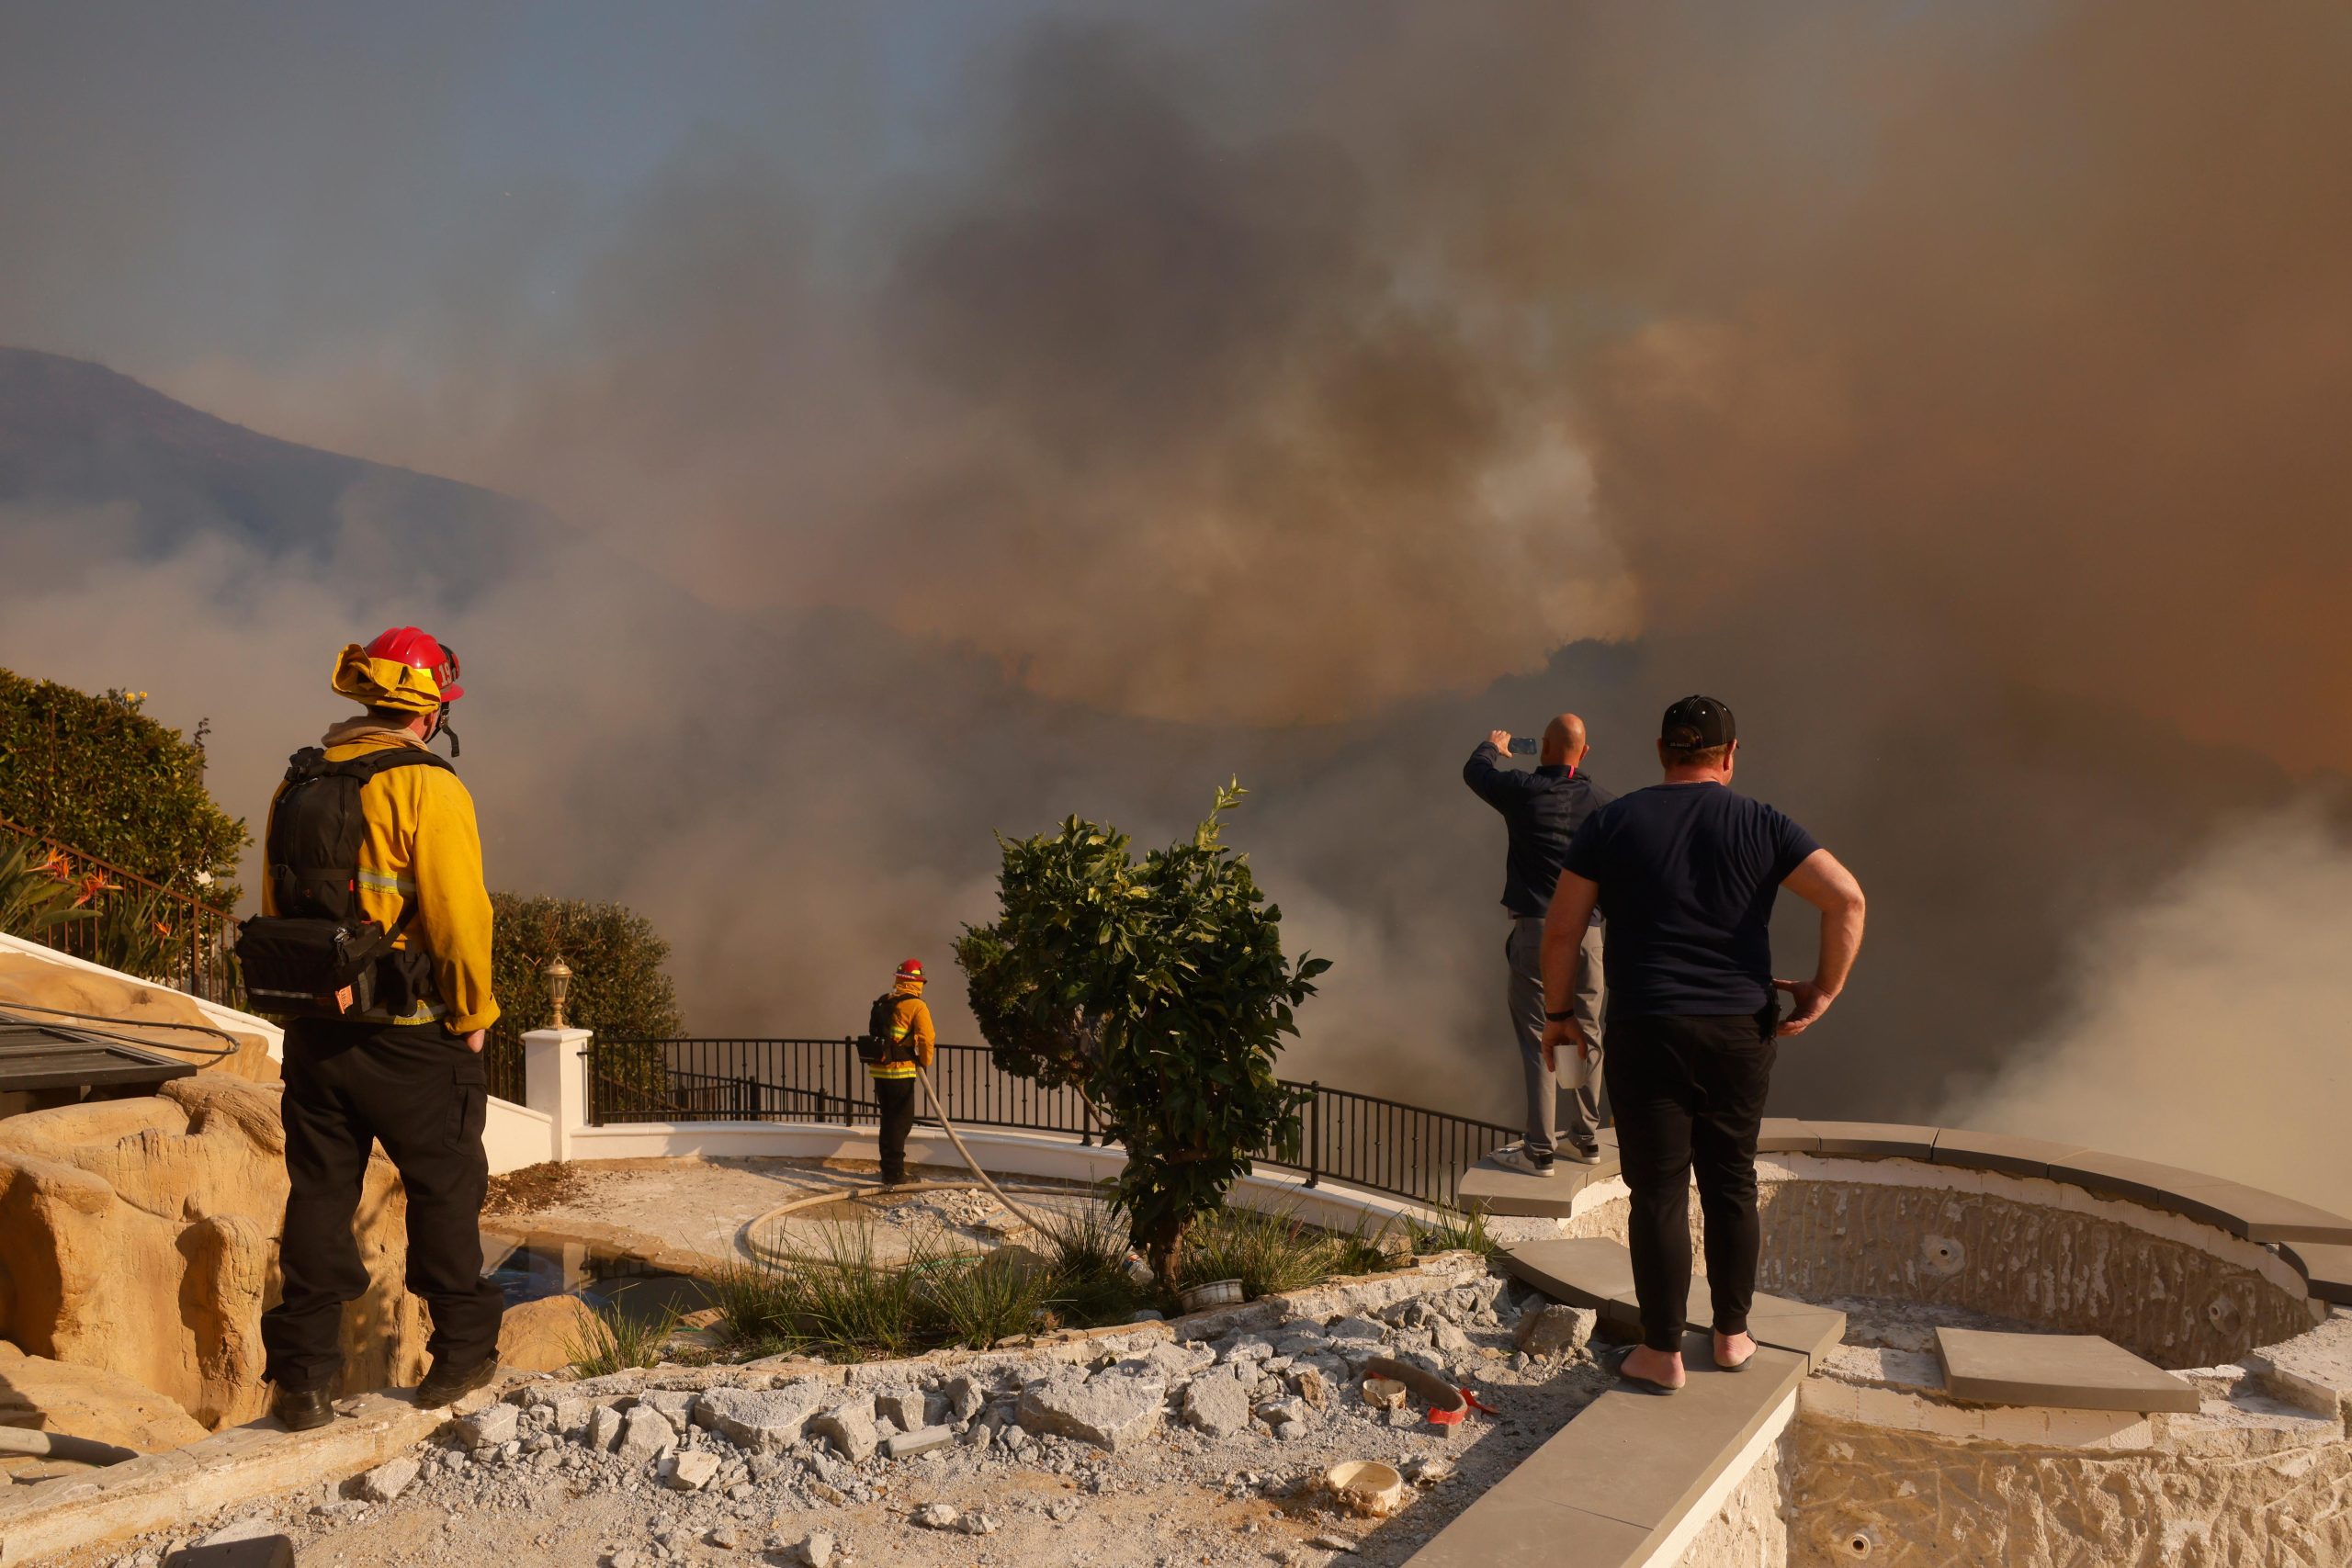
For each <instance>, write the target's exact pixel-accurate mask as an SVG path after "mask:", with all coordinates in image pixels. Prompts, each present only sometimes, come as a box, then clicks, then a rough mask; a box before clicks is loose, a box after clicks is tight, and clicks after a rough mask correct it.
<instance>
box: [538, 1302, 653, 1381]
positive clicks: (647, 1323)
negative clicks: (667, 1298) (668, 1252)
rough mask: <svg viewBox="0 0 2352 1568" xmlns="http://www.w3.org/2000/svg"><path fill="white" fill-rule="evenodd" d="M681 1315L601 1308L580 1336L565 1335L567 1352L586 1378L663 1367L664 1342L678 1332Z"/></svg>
mask: <svg viewBox="0 0 2352 1568" xmlns="http://www.w3.org/2000/svg"><path fill="white" fill-rule="evenodd" d="M677 1326H678V1314H676V1313H674V1312H665V1313H663V1314H662V1315H661V1316H659V1317H656V1318H643V1317H636V1316H632V1315H631V1314H628V1313H626V1312H623V1311H622V1310H621V1309H620V1308H618V1307H616V1306H599V1307H596V1308H594V1310H593V1312H592V1314H591V1315H590V1316H589V1317H588V1318H587V1319H586V1320H585V1321H583V1322H582V1324H581V1325H580V1331H579V1332H578V1333H576V1334H567V1335H566V1336H564V1342H563V1353H564V1355H565V1356H566V1357H567V1358H568V1359H570V1360H571V1370H572V1371H575V1372H577V1373H579V1374H580V1375H581V1376H582V1377H583V1378H596V1377H603V1376H605V1375H606V1374H607V1373H611V1372H617V1371H627V1370H628V1369H629V1368H631V1367H652V1366H659V1365H660V1364H661V1361H662V1343H663V1341H665V1340H667V1339H668V1338H669V1337H670V1336H671V1335H672V1334H673V1332H675V1331H676V1329H677Z"/></svg>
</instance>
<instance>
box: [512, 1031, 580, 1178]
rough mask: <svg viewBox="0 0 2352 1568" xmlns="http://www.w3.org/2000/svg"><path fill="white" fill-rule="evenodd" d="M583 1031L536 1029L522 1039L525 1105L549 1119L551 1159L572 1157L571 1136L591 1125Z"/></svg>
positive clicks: (549, 1151) (549, 1154)
mask: <svg viewBox="0 0 2352 1568" xmlns="http://www.w3.org/2000/svg"><path fill="white" fill-rule="evenodd" d="M589 1038H590V1035H589V1032H588V1031H586V1030H584V1029H534V1030H532V1031H531V1032H529V1033H527V1034H526V1035H524V1036H523V1103H524V1104H526V1105H527V1106H529V1107H530V1108H531V1109H532V1110H534V1111H538V1112H539V1113H540V1114H542V1115H544V1116H545V1117H546V1118H547V1119H548V1158H549V1159H555V1160H563V1159H570V1158H571V1135H572V1134H574V1133H577V1132H578V1131H580V1129H581V1128H582V1127H585V1126H586V1125H587V1124H588V1055H587V1052H588V1041H589Z"/></svg>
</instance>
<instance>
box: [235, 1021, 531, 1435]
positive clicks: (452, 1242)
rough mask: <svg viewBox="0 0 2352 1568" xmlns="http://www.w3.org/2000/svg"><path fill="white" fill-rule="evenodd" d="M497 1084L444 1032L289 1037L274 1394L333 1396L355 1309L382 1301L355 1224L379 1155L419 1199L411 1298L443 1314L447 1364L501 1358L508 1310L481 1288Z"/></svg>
mask: <svg viewBox="0 0 2352 1568" xmlns="http://www.w3.org/2000/svg"><path fill="white" fill-rule="evenodd" d="M489 1083H490V1079H489V1076H488V1074H487V1073H486V1072H485V1071H484V1068H483V1065H482V1059H481V1057H480V1056H478V1055H475V1054H474V1053H473V1052H471V1051H469V1050H467V1049H466V1048H465V1046H464V1045H463V1044H462V1043H459V1042H458V1041H457V1040H456V1039H453V1038H452V1037H451V1036H450V1034H449V1033H448V1032H447V1030H445V1029H443V1028H442V1027H441V1026H440V1025H439V1024H437V1023H434V1024H404V1025H402V1024H369V1023H342V1022H335V1021H327V1020H320V1019H303V1020H298V1021H295V1022H294V1023H292V1024H290V1025H289V1026H288V1029H287V1031H286V1098H285V1114H286V1175H287V1178H288V1181H289V1182H290V1183H291V1186H290V1189H289V1190H288V1192H287V1194H286V1228H285V1239H284V1241H283V1243H282V1244H281V1245H280V1247H279V1249H278V1269H279V1272H280V1274H281V1275H282V1276H283V1280H284V1284H283V1288H282V1290H281V1291H280V1292H279V1296H278V1301H277V1305H276V1306H273V1307H271V1308H270V1309H269V1310H268V1311H267V1312H265V1313H264V1314H262V1319H261V1337H262V1345H263V1348H265V1349H266V1351H267V1353H268V1366H267V1371H266V1375H267V1376H268V1378H269V1381H270V1382H274V1383H276V1384H277V1386H278V1387H279V1388H281V1389H290V1390H297V1391H300V1390H308V1389H323V1388H332V1386H333V1385H334V1381H335V1378H336V1376H337V1374H338V1373H339V1372H340V1371H341V1370H342V1367H343V1344H342V1338H343V1306H344V1303H345V1302H350V1301H356V1300H357V1299H358V1298H359V1296H360V1295H361V1294H362V1293H363V1292H365V1291H366V1290H367V1288H368V1269H367V1266H366V1265H365V1264H364V1263H362V1262H361V1261H360V1258H359V1245H358V1243H357V1241H356V1240H355V1239H354V1238H353V1236H352V1234H351V1221H352V1216H353V1214H354V1213H356V1211H357V1209H358V1207H359V1191H360V1186H361V1184H362V1182H363V1181H364V1180H365V1179H366V1177H367V1174H368V1152H369V1148H370V1145H375V1144H381V1145H384V1153H385V1155H386V1156H389V1157H390V1160H391V1162H392V1164H393V1165H394V1166H395V1167H397V1168H399V1170H400V1173H401V1186H403V1187H404V1188H406V1189H407V1191H408V1288H409V1290H410V1291H411V1292H413V1293H414V1294H415V1295H417V1296H419V1297H421V1298H422V1299H423V1300H424V1304H425V1306H426V1307H427V1309H429V1310H430V1311H431V1313H432V1314H433V1334H432V1337H430V1338H429V1339H427V1340H426V1341H425V1348H426V1349H427V1350H429V1351H430V1352H432V1355H433V1359H434V1363H435V1365H436V1366H449V1367H458V1368H463V1367H470V1366H472V1365H474V1364H475V1363H476V1362H477V1361H479V1360H481V1359H482V1358H483V1357H485V1356H492V1355H495V1354H496V1353H497V1350H498V1325H499V1319H500V1317H501V1316H502V1315H503V1313H504V1310H505V1307H504V1298H503V1295H502V1294H501V1292H500V1291H499V1288H498V1287H497V1286H496V1285H494V1284H492V1283H491V1282H490V1281H488V1280H484V1279H483V1278H482V1276H481V1205H482V1199H483V1197H484V1195H485V1194H486V1193H487V1192H488V1190H489V1185H490V1166H489V1162H488V1160H487V1159H486V1158H485V1156H483V1153H482V1146H481V1129H482V1118H483V1117H484V1115H485V1114H487V1111H488V1100H489V1094H490V1088H489Z"/></svg>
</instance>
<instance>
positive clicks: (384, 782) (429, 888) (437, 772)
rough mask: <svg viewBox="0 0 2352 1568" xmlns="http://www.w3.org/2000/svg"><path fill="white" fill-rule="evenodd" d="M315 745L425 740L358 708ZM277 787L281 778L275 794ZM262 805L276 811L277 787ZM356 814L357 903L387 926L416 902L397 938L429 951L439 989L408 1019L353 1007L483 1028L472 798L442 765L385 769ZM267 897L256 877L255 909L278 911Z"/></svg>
mask: <svg viewBox="0 0 2352 1568" xmlns="http://www.w3.org/2000/svg"><path fill="white" fill-rule="evenodd" d="M320 744H321V745H322V746H324V747H325V748H326V753H327V761H331V762H347V761H351V759H353V758H354V757H364V756H366V755H368V753H369V752H371V751H381V750H386V749H387V748H390V747H394V746H414V747H418V748H419V749H422V748H423V746H424V742H423V741H421V740H419V739H416V737H415V736H414V735H413V734H411V733H409V732H408V731H406V730H402V729H394V728H388V727H387V726H385V725H383V724H380V723H379V722H377V721H376V720H374V719H371V718H366V717H360V718H354V719H348V720H345V722H344V723H342V724H338V725H336V726H335V727H334V728H332V729H330V730H328V731H327V732H326V735H325V736H324V737H323V738H322V740H321V741H320ZM285 787H286V786H285V785H284V784H279V785H278V794H281V795H282V794H283V793H285ZM269 808H270V810H271V812H272V813H273V814H275V813H276V811H277V795H272V796H271V797H270V802H269ZM359 813H360V816H361V818H364V819H365V821H366V822H367V825H368V830H367V833H366V835H365V836H364V837H363V838H362V840H360V845H359V907H360V909H361V910H362V911H363V912H364V913H365V914H366V915H367V917H368V919H371V920H374V921H376V922H377V923H379V925H383V926H386V927H390V925H391V924H392V923H393V922H394V921H396V920H398V919H400V917H401V905H402V903H403V902H404V901H405V900H406V899H410V898H413V900H414V901H415V904H416V918H415V919H413V920H412V921H410V922H409V928H408V930H407V931H403V932H401V938H400V941H399V942H398V944H397V945H398V946H400V947H401V948H404V949H413V948H416V947H418V946H420V945H421V946H422V947H423V948H424V951H425V952H427V953H431V954H432V955H433V978H434V989H435V992H436V993H437V994H436V995H435V997H434V998H432V999H431V1000H430V1001H428V1002H427V1003H425V1004H424V1006H423V1007H421V1008H420V1009H419V1010H417V1011H416V1012H414V1013H413V1014H411V1015H409V1016H408V1017H406V1018H392V1017H390V1016H389V1015H386V1014H381V1013H361V1014H357V1015H356V1017H357V1018H359V1019H360V1020H363V1021H368V1022H374V1023H446V1024H447V1025H448V1027H449V1031H450V1032H451V1033H454V1034H470V1033H472V1032H474V1031H475V1030H477V1029H487V1028H489V1027H490V1026H491V1024H492V1022H494V1021H496V1020H497V1018H498V1003H497V1002H496V1001H495V1000H493V999H492V996H491V987H490V892H489V889H488V888H487V887H486V886H484V885H483V882H482V873H481V829H479V828H478V827H477V826H476V824H475V821H474V797H473V796H472V795H469V794H468V793H467V792H466V786H465V785H464V784H462V783H461V782H459V780H458V775H457V774H455V773H450V772H448V771H447V770H446V769H443V768H393V769H390V770H389V771H387V772H385V773H379V774H377V775H376V776H375V777H374V778H372V779H370V780H368V783H367V784H365V785H363V786H362V787H361V789H360V791H359ZM266 841H267V840H266V839H265V840H264V842H266ZM275 904H276V899H275V898H274V897H272V896H271V892H270V886H269V879H268V878H267V877H264V878H263V879H262V894H261V910H262V913H263V914H265V915H274V914H276V913H277V908H275V907H274V906H275Z"/></svg>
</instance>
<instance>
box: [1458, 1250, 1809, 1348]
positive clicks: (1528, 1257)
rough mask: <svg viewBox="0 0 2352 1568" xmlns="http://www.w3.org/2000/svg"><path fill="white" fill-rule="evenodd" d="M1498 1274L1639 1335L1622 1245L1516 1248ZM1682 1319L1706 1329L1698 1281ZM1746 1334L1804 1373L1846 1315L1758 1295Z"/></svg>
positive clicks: (1705, 1302) (1705, 1300)
mask: <svg viewBox="0 0 2352 1568" xmlns="http://www.w3.org/2000/svg"><path fill="white" fill-rule="evenodd" d="M1503 1266H1504V1267H1505V1268H1507V1269H1510V1272H1511V1274H1512V1275H1513V1276H1514V1277H1515V1278H1517V1279H1519V1280H1523V1281H1524V1282H1525V1283H1527V1284H1529V1285H1532V1286H1533V1287H1534V1288H1535V1289H1537V1290H1539V1291H1541V1292H1544V1294H1545V1295H1547V1296H1550V1297H1551V1298H1552V1299H1553V1300H1555V1301H1560V1302H1566V1303H1568V1304H1569V1305H1570V1306H1582V1307H1591V1308H1593V1309H1594V1310H1596V1311H1597V1312H1599V1313H1600V1319H1601V1321H1602V1322H1603V1323H1606V1324H1608V1325H1610V1326H1611V1328H1614V1329H1616V1330H1618V1331H1619V1332H1620V1333H1628V1334H1631V1333H1637V1332H1639V1330H1640V1327H1641V1313H1640V1309H1639V1307H1638V1305H1637V1304H1636V1303H1635V1301H1634V1258H1633V1255H1632V1254H1631V1253H1629V1252H1627V1251H1626V1250H1625V1247H1624V1246H1623V1243H1620V1242H1614V1241H1609V1240H1606V1239H1603V1238H1601V1237H1599V1236H1576V1237H1563V1238H1560V1239H1558V1240H1544V1241H1528V1242H1521V1243H1519V1244H1517V1245H1516V1246H1512V1247H1506V1248H1504V1249H1503ZM1683 1315H1684V1319H1685V1321H1686V1323H1687V1324H1688V1325H1689V1326H1691V1327H1692V1328H1697V1329H1704V1328H1707V1327H1710V1326H1712V1325H1713V1321H1714V1308H1713V1303H1712V1301H1711V1300H1710V1299H1709V1296H1708V1288H1707V1277H1706V1276H1705V1275H1704V1274H1701V1273H1697V1272H1695V1271H1694V1272H1693V1273H1692V1274H1691V1295H1690V1299H1689V1301H1688V1302H1687V1303H1685V1305H1684V1309H1683ZM1747 1331H1748V1333H1749V1334H1750V1335H1752V1336H1754V1337H1755V1339H1756V1342H1757V1343H1758V1345H1768V1346H1771V1347H1773V1348H1777V1349H1781V1350H1787V1351H1790V1352H1792V1354H1795V1355H1797V1356H1800V1357H1802V1358H1804V1362H1805V1364H1806V1366H1807V1367H1808V1368H1810V1367H1813V1366H1815V1365H1818V1364H1819V1363H1820V1361H1821V1359H1822V1358H1823V1357H1825V1356H1826V1355H1828V1353H1829V1351H1830V1349H1831V1348H1833V1347H1835V1346H1836V1345H1837V1344H1838V1342H1839V1341H1840V1340H1842V1339H1843V1338H1844V1337H1845V1335H1846V1314H1844V1313H1842V1312H1838V1311H1836V1310H1834V1309H1832V1308H1829V1307H1825V1306H1815V1305H1814V1304H1813V1303H1811V1302H1801V1301H1795V1300H1792V1299H1791V1298H1789V1297H1786V1296H1776V1295H1772V1294H1770V1293H1769V1292H1763V1291H1758V1292H1756V1297H1755V1301H1754V1303H1753V1304H1752V1305H1750V1306H1749V1308H1748V1312H1747Z"/></svg>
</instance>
